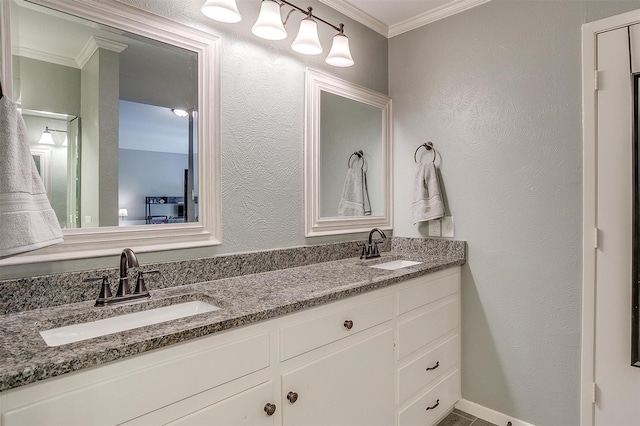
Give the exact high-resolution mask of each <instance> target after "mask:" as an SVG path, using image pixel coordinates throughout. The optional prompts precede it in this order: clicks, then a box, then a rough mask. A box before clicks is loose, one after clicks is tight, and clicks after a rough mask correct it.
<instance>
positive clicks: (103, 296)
mask: <svg viewBox="0 0 640 426" xmlns="http://www.w3.org/2000/svg"><path fill="white" fill-rule="evenodd" d="M98 280H102V284H101V285H100V294H98V298H97V299H96V304H95V306H104V305H105V304H106V302H107V299H109V298H110V297H111V296H112V294H111V286H110V285H109V277H107V276H106V275H105V276H103V277H90V278H85V279H83V280H82V281H85V282H86V281H98Z"/></svg>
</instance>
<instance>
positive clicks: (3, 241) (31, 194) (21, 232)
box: [0, 96, 63, 257]
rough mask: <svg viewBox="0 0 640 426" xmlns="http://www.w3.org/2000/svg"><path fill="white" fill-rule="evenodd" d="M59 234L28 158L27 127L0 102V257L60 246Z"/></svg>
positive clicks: (3, 100) (3, 99)
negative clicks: (53, 245)
mask: <svg viewBox="0 0 640 426" xmlns="http://www.w3.org/2000/svg"><path fill="white" fill-rule="evenodd" d="M62 241H63V239H62V230H61V229H60V224H59V223H58V219H57V218H56V214H55V212H54V211H53V209H52V208H51V204H50V202H49V199H48V198H47V194H46V190H45V188H44V184H43V183H42V179H41V178H40V174H39V173H38V170H37V169H36V165H35V163H34V161H33V158H32V157H31V151H30V149H29V141H28V140H27V127H26V125H25V124H24V120H23V119H22V115H21V114H20V113H19V112H18V108H17V106H16V104H15V103H13V102H12V101H11V100H10V99H9V98H8V97H7V96H2V97H1V98H0V257H6V256H12V255H16V254H19V253H23V252H27V251H31V250H36V249H39V248H43V247H47V246H50V245H52V244H57V243H61V242H62Z"/></svg>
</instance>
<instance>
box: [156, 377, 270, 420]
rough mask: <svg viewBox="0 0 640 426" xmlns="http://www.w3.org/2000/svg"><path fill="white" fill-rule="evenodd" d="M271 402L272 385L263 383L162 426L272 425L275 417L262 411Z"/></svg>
mask: <svg viewBox="0 0 640 426" xmlns="http://www.w3.org/2000/svg"><path fill="white" fill-rule="evenodd" d="M273 401H274V399H273V383H272V382H268V383H263V384H261V385H259V386H256V387H254V388H252V389H248V390H246V391H244V392H241V393H239V394H237V395H233V396H231V397H229V398H226V399H224V400H222V401H219V402H216V403H214V404H211V405H210V406H208V407H205V408H202V409H201V410H198V411H195V412H193V413H191V414H189V415H187V416H184V417H182V418H179V419H177V420H175V421H173V422H170V423H162V424H166V425H168V426H189V425H205V424H206V425H215V424H219V425H225V426H258V425H265V426H267V425H273V424H274V423H275V419H276V416H274V415H271V416H269V415H267V414H266V413H265V410H264V407H265V405H266V404H267V403H271V402H273ZM276 410H277V408H276Z"/></svg>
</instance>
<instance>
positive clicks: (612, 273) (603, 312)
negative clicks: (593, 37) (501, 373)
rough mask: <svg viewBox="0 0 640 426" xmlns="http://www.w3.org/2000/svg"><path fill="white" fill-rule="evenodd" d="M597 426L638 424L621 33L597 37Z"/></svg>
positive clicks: (639, 383)
mask: <svg viewBox="0 0 640 426" xmlns="http://www.w3.org/2000/svg"><path fill="white" fill-rule="evenodd" d="M597 37H598V38H597V67H598V70H599V80H600V84H599V86H600V87H599V90H598V91H597V126H598V130H597V201H596V203H597V204H596V211H597V227H598V229H599V230H600V243H599V246H598V249H597V250H596V312H595V314H596V318H595V342H596V344H595V371H594V374H595V381H596V383H597V398H596V404H595V408H594V419H595V425H596V426H638V425H640V368H637V367H632V366H631V288H632V287H631V286H632V179H633V170H632V166H633V162H632V161H633V159H632V152H633V151H632V149H633V135H632V133H633V84H632V75H631V71H630V63H629V33H628V29H627V28H626V27H625V28H620V29H617V30H613V31H608V32H605V33H601V34H598V36H597Z"/></svg>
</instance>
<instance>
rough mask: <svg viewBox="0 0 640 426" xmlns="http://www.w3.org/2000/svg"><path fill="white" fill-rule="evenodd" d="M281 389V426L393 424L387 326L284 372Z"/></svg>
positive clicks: (391, 342)
mask: <svg viewBox="0 0 640 426" xmlns="http://www.w3.org/2000/svg"><path fill="white" fill-rule="evenodd" d="M282 392H283V396H282V405H283V407H282V416H283V425H284V426H313V425H318V426H326V425H332V426H340V425H344V426H354V425H367V426H376V425H380V426H389V425H391V424H393V408H394V407H393V332H392V330H390V329H389V330H386V331H382V332H380V333H378V334H376V335H375V336H373V337H370V338H367V339H365V340H360V341H359V342H357V343H354V344H353V345H351V346H349V347H347V348H345V349H343V350H340V351H338V352H335V353H333V354H330V355H328V356H326V357H324V358H320V359H318V360H316V361H314V362H312V363H310V364H307V365H305V366H303V367H301V368H299V369H297V370H294V371H291V372H290V373H287V374H284V375H283V376H282ZM290 392H294V393H295V394H296V395H295V396H296V397H297V399H296V400H295V402H293V403H292V402H290V400H288V398H287V395H288V394H289V393H290Z"/></svg>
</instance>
